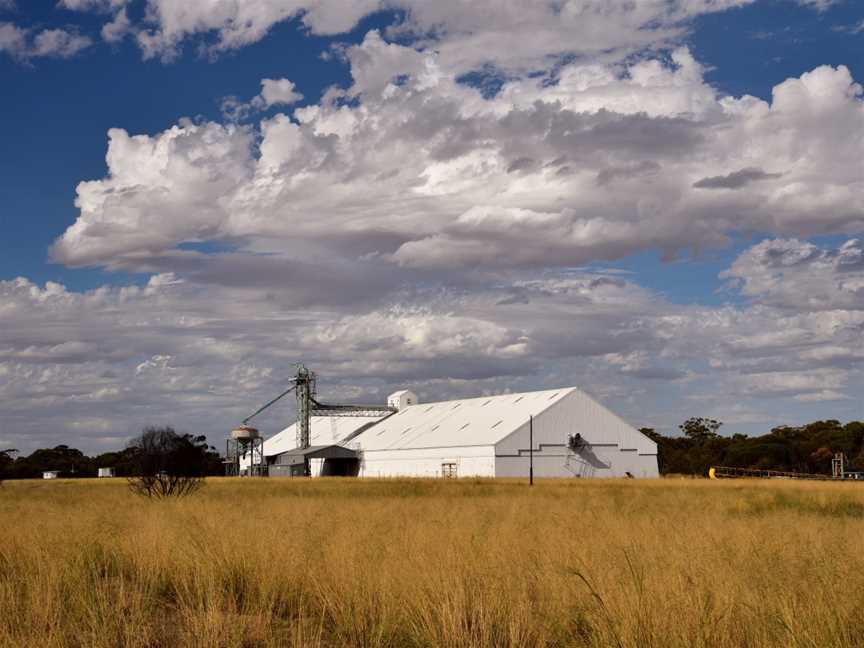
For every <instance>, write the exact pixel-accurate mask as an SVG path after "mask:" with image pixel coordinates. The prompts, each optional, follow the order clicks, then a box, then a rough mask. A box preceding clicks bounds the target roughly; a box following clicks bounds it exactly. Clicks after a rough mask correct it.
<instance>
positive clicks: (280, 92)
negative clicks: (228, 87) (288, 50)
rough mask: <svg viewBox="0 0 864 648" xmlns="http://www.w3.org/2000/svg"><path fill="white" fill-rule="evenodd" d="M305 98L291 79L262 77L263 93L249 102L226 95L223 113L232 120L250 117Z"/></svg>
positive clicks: (223, 102)
mask: <svg viewBox="0 0 864 648" xmlns="http://www.w3.org/2000/svg"><path fill="white" fill-rule="evenodd" d="M302 99H303V95H302V94H301V93H300V92H298V91H297V88H296V86H295V85H294V82H293V81H290V80H289V79H262V80H261V93H260V94H258V95H256V96H255V97H253V98H252V99H251V101H248V102H242V101H240V100H239V99H238V98H237V97H233V96H230V97H225V98H224V99H223V100H222V105H221V108H222V115H223V117H224V118H225V119H226V120H228V121H232V122H239V121H243V120H246V119H248V118H249V116H250V115H252V114H253V113H255V112H259V111H262V110H267V109H269V108H272V107H273V106H290V105H292V104H295V103H297V102H298V101H301V100H302Z"/></svg>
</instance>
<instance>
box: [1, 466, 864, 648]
mask: <svg viewBox="0 0 864 648" xmlns="http://www.w3.org/2000/svg"><path fill="white" fill-rule="evenodd" d="M862 546H864V485H858V484H853V483H847V484H831V483H796V482H776V481H775V482H744V481H729V482H723V483H718V482H707V481H693V480H662V481H655V482H647V481H646V482H639V481H628V482H623V481H556V482H542V483H539V484H538V485H535V486H534V488H533V489H529V488H528V487H527V484H525V483H518V482H494V481H484V480H460V481H360V480H335V479H334V480H316V481H307V480H277V479H271V480H227V479H213V480H209V481H208V483H207V484H206V486H205V487H204V488H203V490H202V491H201V492H199V493H198V494H197V495H195V496H193V497H191V498H189V499H186V500H182V501H170V502H151V501H147V500H143V499H140V498H138V497H135V496H134V495H132V494H131V493H129V491H128V489H127V488H126V486H125V482H124V481H123V480H102V481H95V480H93V481H63V480H59V481H56V482H41V481H33V482H7V483H5V484H4V485H2V486H0V645H2V646H15V647H25V646H33V647H35V646H39V647H40V648H41V647H44V646H88V647H89V646H94V647H95V646H105V647H115V646H202V647H204V646H206V647H211V646H340V647H341V646H430V647H438V646H617V647H623V646H627V647H629V646H633V647H635V646H640V647H641V646H688V647H690V646H711V647H712V648H719V647H723V646H819V647H825V646H861V645H862V644H864V552H862Z"/></svg>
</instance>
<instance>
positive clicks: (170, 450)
mask: <svg viewBox="0 0 864 648" xmlns="http://www.w3.org/2000/svg"><path fill="white" fill-rule="evenodd" d="M129 449H130V450H131V454H132V461H133V463H134V464H135V468H136V470H135V475H134V476H132V477H129V479H128V483H129V488H130V489H131V490H132V492H133V493H135V494H136V495H143V496H145V497H150V498H155V499H164V498H166V497H185V496H186V495H191V494H192V493H194V492H196V491H197V490H198V489H199V488H201V486H202V485H203V483H204V472H205V469H206V466H207V444H206V442H205V439H204V437H203V436H202V437H193V436H192V435H190V434H177V432H175V431H174V429H173V428H170V427H152V426H151V427H146V428H144V431H143V432H142V433H141V436H139V437H138V438H136V439H134V440H133V441H132V443H131V444H130V445H129Z"/></svg>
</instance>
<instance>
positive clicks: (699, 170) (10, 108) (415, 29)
mask: <svg viewBox="0 0 864 648" xmlns="http://www.w3.org/2000/svg"><path fill="white" fill-rule="evenodd" d="M862 54H864V3H862V2H859V0H833V1H832V0H602V1H601V0H542V1H541V0H524V1H520V2H514V1H512V0H511V1H506V0H473V1H471V2H466V1H465V0H45V1H42V0H14V1H12V0H0V84H2V85H0V87H2V88H4V97H3V99H4V101H2V103H0V141H2V147H0V413H2V416H0V449H2V448H7V447H12V448H17V449H19V450H20V451H22V452H28V451H30V450H32V449H35V448H38V447H45V446H53V445H56V444H60V443H65V444H67V445H71V446H74V447H78V448H81V449H82V450H85V451H87V452H101V451H106V450H112V449H117V448H119V447H122V446H123V445H125V444H126V443H127V442H128V440H129V439H130V438H131V437H133V436H134V435H135V434H136V433H138V432H139V431H140V430H141V428H142V427H143V426H145V425H149V424H154V425H162V424H170V425H173V426H174V427H175V428H177V429H178V430H181V431H184V432H190V433H194V434H205V435H206V436H207V437H208V440H209V441H210V442H211V443H213V444H215V445H221V444H222V443H223V442H224V438H225V436H226V435H227V433H228V431H229V430H230V429H231V427H233V426H234V425H235V424H236V423H237V422H239V420H240V419H242V418H243V417H245V416H246V415H248V414H249V413H251V412H252V411H254V410H255V409H257V407H258V405H260V404H261V403H263V402H265V401H267V400H269V399H270V398H271V397H272V396H274V395H276V394H278V393H279V392H281V391H282V390H283V389H284V388H285V386H286V381H287V380H288V379H289V378H290V376H291V375H292V373H293V371H294V365H295V363H297V362H301V361H302V362H304V363H306V364H307V365H308V366H310V367H311V368H313V369H314V370H315V371H317V373H318V375H319V389H320V395H321V397H322V398H323V399H326V400H329V401H335V402H383V401H384V399H385V397H386V395H387V394H388V393H389V392H391V391H395V390H396V389H399V388H411V389H413V390H414V391H416V392H417V393H418V394H419V396H420V399H421V400H425V401H432V400H438V399H446V398H459V397H468V396H479V395H487V394H497V393H505V392H508V391H520V390H530V389H544V388H550V387H556V386H569V385H578V386H580V387H582V388H583V389H584V390H585V391H587V392H588V393H589V394H592V395H593V396H595V397H596V398H598V399H599V400H600V401H602V402H603V403H605V404H606V405H607V406H609V407H610V408H611V409H613V410H614V411H616V412H617V413H619V414H620V415H621V416H623V417H624V418H625V419H627V420H628V421H630V422H631V423H633V424H634V425H636V426H638V427H642V426H648V427H654V428H656V429H658V430H660V431H662V432H665V433H667V434H671V433H675V432H676V430H677V425H678V424H679V423H680V422H682V421H683V420H684V419H686V418H688V417H690V416H710V417H712V418H717V419H719V420H721V421H723V422H724V427H723V428H722V431H723V432H724V433H727V434H732V433H735V432H741V433H747V434H758V433H764V432H767V431H768V430H770V429H771V428H772V427H775V426H778V425H796V424H801V423H804V422H808V421H811V420H816V419H825V418H833V419H839V420H841V421H847V420H852V419H864V401H862V397H861V394H862V387H864V375H862V366H864V365H862V362H864V344H862V342H864V242H862V239H861V236H862V230H864V162H862V161H864V94H862V86H861V85H860V84H861V83H862V82H864V56H862ZM293 415H294V414H293V411H292V409H291V407H290V404H286V405H284V406H283V405H280V406H277V407H274V408H271V410H269V411H268V412H267V413H266V414H265V415H262V416H261V417H260V419H256V420H257V421H259V423H258V424H259V427H260V428H261V429H262V431H264V433H265V434H270V433H273V432H276V431H278V430H279V429H281V427H283V426H284V425H287V424H288V423H290V422H291V421H292V420H293Z"/></svg>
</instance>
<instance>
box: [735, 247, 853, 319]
mask: <svg viewBox="0 0 864 648" xmlns="http://www.w3.org/2000/svg"><path fill="white" fill-rule="evenodd" d="M721 276H722V277H723V278H726V279H729V280H731V281H733V282H735V284H736V285H737V286H740V287H741V292H742V293H743V294H744V295H746V296H748V297H751V298H753V299H758V300H759V302H760V303H764V304H770V305H772V306H776V307H778V308H785V309H794V310H813V311H817V310H829V311H830V310H836V309H844V310H855V311H858V310H864V246H862V242H861V240H860V239H850V240H848V241H846V242H845V243H844V244H843V245H841V246H840V247H838V248H820V247H818V246H816V245H814V244H812V243H807V242H802V241H799V240H796V239H788V240H787V239H778V240H766V241H763V242H762V243H759V244H758V245H755V246H753V247H752V248H750V249H749V250H747V251H746V252H744V253H742V254H741V255H740V256H739V257H738V258H737V259H736V260H735V261H734V263H733V264H732V266H731V267H730V268H729V269H728V270H726V271H725V272H724V273H723V274H722V275H721Z"/></svg>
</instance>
